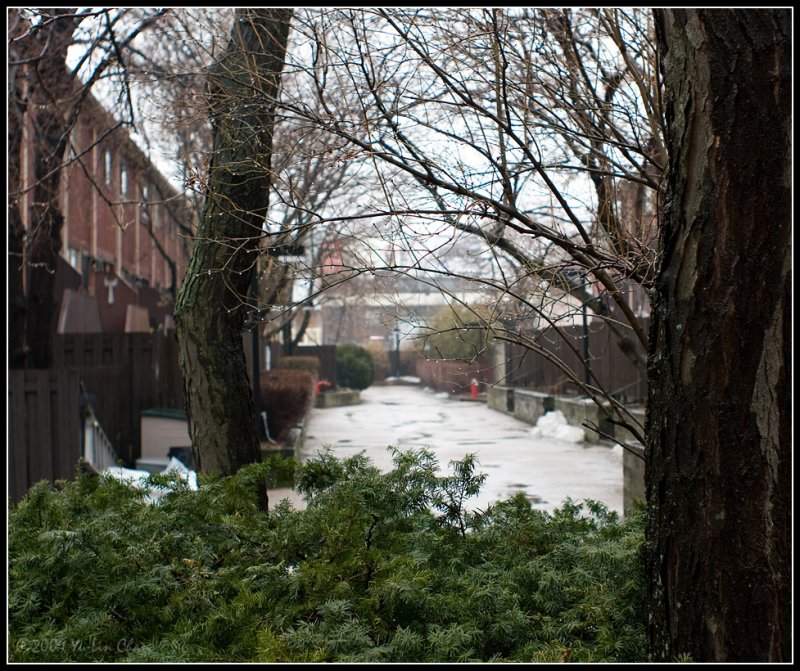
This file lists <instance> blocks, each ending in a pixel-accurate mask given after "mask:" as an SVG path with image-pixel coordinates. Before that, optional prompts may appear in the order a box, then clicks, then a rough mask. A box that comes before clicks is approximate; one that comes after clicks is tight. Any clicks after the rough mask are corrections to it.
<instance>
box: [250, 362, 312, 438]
mask: <svg viewBox="0 0 800 671" xmlns="http://www.w3.org/2000/svg"><path fill="white" fill-rule="evenodd" d="M315 382H316V376H315V375H314V374H312V373H310V372H309V371H307V370H291V369H274V370H269V371H266V372H263V373H261V404H262V406H263V408H264V410H265V411H266V413H267V425H268V427H269V433H270V436H272V438H274V439H275V440H278V441H281V440H283V439H284V438H285V437H286V434H287V433H288V432H289V430H290V429H291V428H292V427H295V426H297V425H298V424H300V423H301V422H302V421H303V418H304V417H305V416H306V414H307V413H308V411H309V410H310V408H311V406H312V405H313V403H314V384H315Z"/></svg>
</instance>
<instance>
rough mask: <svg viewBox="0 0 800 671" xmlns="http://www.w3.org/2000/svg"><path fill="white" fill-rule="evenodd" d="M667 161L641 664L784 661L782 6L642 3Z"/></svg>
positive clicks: (654, 341) (654, 336)
mask: <svg viewBox="0 0 800 671" xmlns="http://www.w3.org/2000/svg"><path fill="white" fill-rule="evenodd" d="M656 23H657V26H658V33H659V35H658V38H659V46H660V49H661V52H662V57H663V72H664V76H665V88H666V95H667V99H668V109H667V118H668V131H669V132H668V135H669V152H670V162H669V171H668V178H669V181H668V187H667V197H666V202H665V211H664V219H663V229H662V232H661V236H662V238H661V262H660V268H659V274H658V277H657V280H656V288H655V296H654V300H653V322H652V330H651V338H650V352H651V353H650V359H649V371H648V373H649V386H650V397H649V400H648V415H647V426H646V431H647V436H648V439H647V459H646V461H647V465H646V483H647V502H648V521H647V528H646V563H647V572H648V585H649V594H648V599H649V610H650V621H649V632H650V644H651V652H652V654H653V659H654V660H657V661H659V660H665V661H672V660H674V659H675V658H676V657H677V656H679V655H681V654H689V655H691V658H692V660H693V661H697V662H714V661H716V662H781V661H789V660H790V655H791V638H792V631H791V610H790V609H791V565H790V562H791V554H790V553H791V507H790V506H791V467H792V464H791V415H790V413H791V186H790V185H791V83H792V82H791V13H790V10H788V9H750V10H745V9H742V10H739V9H736V10H733V9H705V10H701V9H664V10H656Z"/></svg>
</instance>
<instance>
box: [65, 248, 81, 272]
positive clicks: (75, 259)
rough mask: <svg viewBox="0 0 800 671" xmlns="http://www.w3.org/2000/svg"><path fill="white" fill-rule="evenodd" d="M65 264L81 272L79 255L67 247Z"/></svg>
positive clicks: (75, 250) (73, 249)
mask: <svg viewBox="0 0 800 671" xmlns="http://www.w3.org/2000/svg"><path fill="white" fill-rule="evenodd" d="M67 263H69V265H71V266H72V267H73V268H74V269H75V270H77V271H78V272H81V253H80V252H79V251H78V250H77V249H75V248H74V247H67Z"/></svg>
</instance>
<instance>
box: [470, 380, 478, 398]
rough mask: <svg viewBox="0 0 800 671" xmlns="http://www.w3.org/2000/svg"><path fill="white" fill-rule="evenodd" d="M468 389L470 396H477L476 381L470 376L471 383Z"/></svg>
mask: <svg viewBox="0 0 800 671" xmlns="http://www.w3.org/2000/svg"><path fill="white" fill-rule="evenodd" d="M469 390H470V396H472V398H478V381H477V380H476V379H475V378H472V384H471V385H470V388H469Z"/></svg>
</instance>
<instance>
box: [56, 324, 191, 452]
mask: <svg viewBox="0 0 800 671" xmlns="http://www.w3.org/2000/svg"><path fill="white" fill-rule="evenodd" d="M53 365H54V368H56V369H60V368H70V369H75V370H77V371H78V374H79V377H80V380H81V383H82V385H83V390H84V391H85V392H86V394H87V396H88V401H89V403H91V405H92V406H93V408H94V411H95V414H96V415H97V419H98V420H99V422H100V424H101V426H102V427H103V430H104V431H105V433H106V435H107V436H108V438H109V440H110V441H111V444H112V445H113V446H114V449H115V450H116V451H117V454H119V456H120V458H121V459H122V460H123V461H124V462H125V464H126V465H128V466H133V465H134V464H135V462H136V459H138V458H139V456H141V444H140V443H141V422H140V418H141V412H142V410H147V409H149V408H179V409H183V407H184V398H183V380H182V378H181V373H180V368H179V366H178V349H177V341H176V339H175V333H174V331H169V332H167V333H166V334H165V333H162V332H155V333H152V334H151V333H87V334H66V335H59V336H56V340H55V344H54V353H53Z"/></svg>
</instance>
